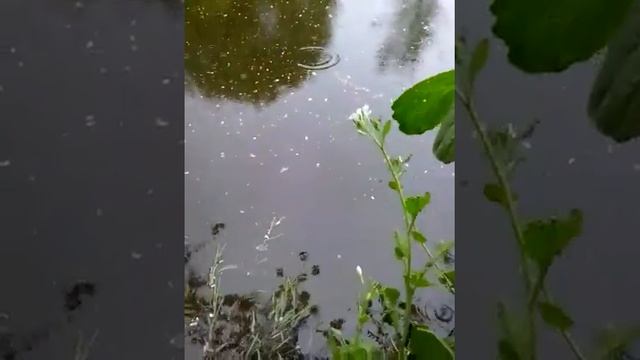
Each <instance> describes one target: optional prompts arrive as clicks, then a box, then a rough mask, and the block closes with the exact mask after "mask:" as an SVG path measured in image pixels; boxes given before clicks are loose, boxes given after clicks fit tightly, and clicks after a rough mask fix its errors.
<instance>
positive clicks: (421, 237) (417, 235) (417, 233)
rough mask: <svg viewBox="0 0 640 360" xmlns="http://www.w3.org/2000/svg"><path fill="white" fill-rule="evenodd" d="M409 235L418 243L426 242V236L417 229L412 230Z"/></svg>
mask: <svg viewBox="0 0 640 360" xmlns="http://www.w3.org/2000/svg"><path fill="white" fill-rule="evenodd" d="M411 235H412V236H413V239H414V240H415V241H417V242H418V243H420V244H425V243H426V242H427V238H426V237H425V236H424V235H422V233H421V232H420V231H418V230H414V231H412V232H411Z"/></svg>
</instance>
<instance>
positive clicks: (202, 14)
mask: <svg viewBox="0 0 640 360" xmlns="http://www.w3.org/2000/svg"><path fill="white" fill-rule="evenodd" d="M333 4H334V0H313V1H311V0H243V1H237V0H215V1H211V0H187V1H186V2H185V71H186V77H187V81H188V82H189V84H190V85H195V86H196V87H197V88H198V89H199V90H200V92H201V93H202V94H203V95H205V96H207V97H210V96H217V97H223V98H229V99H233V100H238V101H249V102H253V103H261V102H264V103H267V102H271V101H273V100H275V99H276V98H277V97H278V95H279V94H280V93H281V92H282V91H283V90H284V89H285V88H286V87H295V86H298V85H300V84H301V83H302V82H303V81H304V80H305V79H306V78H307V76H308V71H307V70H305V69H302V68H301V67H299V66H298V65H297V64H298V63H303V64H306V63H317V62H321V61H322V59H321V57H322V54H321V53H318V52H309V51H306V52H305V51H299V49H300V48H301V47H306V46H325V45H326V44H327V42H328V40H329V38H330V26H329V25H330V19H329V14H330V12H331V9H332V7H333Z"/></svg>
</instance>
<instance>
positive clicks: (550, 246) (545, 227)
mask: <svg viewBox="0 0 640 360" xmlns="http://www.w3.org/2000/svg"><path fill="white" fill-rule="evenodd" d="M581 231H582V212H581V211H580V210H572V211H571V213H570V214H569V216H568V217H567V218H566V219H551V220H536V221H532V222H530V223H529V224H527V226H526V227H525V229H524V234H523V235H524V251H525V254H526V255H527V256H528V257H529V258H531V259H532V260H534V261H535V262H536V263H537V264H538V265H539V266H540V268H541V269H545V268H548V267H549V266H551V263H552V262H553V258H554V257H555V256H558V255H560V254H561V253H562V251H563V250H564V249H565V248H566V247H567V245H569V243H570V242H571V240H573V239H574V238H575V237H577V236H578V235H580V233H581Z"/></svg>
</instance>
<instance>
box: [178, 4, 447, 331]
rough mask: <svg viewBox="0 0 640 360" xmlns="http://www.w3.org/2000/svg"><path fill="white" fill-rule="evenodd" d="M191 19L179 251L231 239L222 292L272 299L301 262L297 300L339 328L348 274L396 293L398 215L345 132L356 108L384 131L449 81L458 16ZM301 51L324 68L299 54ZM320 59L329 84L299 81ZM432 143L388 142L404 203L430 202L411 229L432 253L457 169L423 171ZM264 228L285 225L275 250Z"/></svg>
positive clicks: (437, 8)
mask: <svg viewBox="0 0 640 360" xmlns="http://www.w3.org/2000/svg"><path fill="white" fill-rule="evenodd" d="M185 18H186V19H185V22H186V28H185V36H186V46H185V49H186V54H185V70H186V78H187V87H186V95H185V106H186V110H185V111H186V117H185V123H186V135H185V136H186V169H185V177H186V202H185V207H186V232H187V240H188V241H189V242H191V243H202V242H206V241H208V240H209V239H210V238H211V229H210V227H211V225H212V224H214V223H218V222H222V223H225V224H226V227H225V230H224V231H223V232H222V234H221V236H220V237H219V240H220V242H223V243H226V244H227V245H226V252H225V261H226V263H227V264H233V265H237V266H238V268H237V269H233V270H228V271H226V272H225V273H224V276H223V281H222V282H223V284H222V286H223V287H224V289H225V291H243V292H246V291H250V290H254V289H261V290H270V289H271V287H272V286H273V284H274V281H275V268H276V267H280V266H283V267H284V268H285V273H289V274H291V275H294V274H296V273H297V271H299V270H300V264H299V262H298V259H297V253H298V252H300V251H308V252H309V253H310V259H309V262H310V263H313V264H319V265H320V268H321V274H320V276H318V277H315V278H312V279H311V280H310V281H309V282H308V283H307V285H306V286H307V288H308V289H309V290H310V292H311V294H312V299H313V300H314V301H315V302H316V303H318V304H319V305H320V306H321V313H322V318H323V319H329V318H333V317H341V316H348V310H349V308H350V307H351V306H352V305H353V304H354V300H355V299H356V295H357V291H358V290H359V286H358V280H357V274H356V272H355V267H356V264H358V265H360V266H361V267H362V268H363V269H364V271H365V273H366V274H367V275H369V276H372V277H375V278H377V279H379V280H381V281H383V282H389V283H392V284H398V279H399V271H400V267H399V264H397V262H396V260H395V259H394V257H393V251H392V245H391V244H392V242H391V234H392V232H393V230H394V229H396V228H399V227H401V225H402V220H401V217H400V214H401V212H400V211H399V204H398V201H397V199H396V198H395V196H394V193H393V192H392V191H390V190H389V189H388V187H387V185H386V184H387V181H388V179H387V174H386V172H385V168H384V164H383V163H382V161H381V158H380V155H379V154H378V153H377V150H376V149H375V147H374V146H373V145H372V144H371V143H370V141H369V140H368V139H366V138H364V137H362V136H359V135H357V133H356V132H355V130H354V128H353V125H352V123H351V121H350V120H348V119H347V118H348V116H349V115H350V114H351V113H352V112H353V111H354V110H355V109H356V108H358V107H360V106H362V105H364V104H368V105H369V106H370V107H371V109H372V110H373V112H374V113H375V114H377V115H379V116H380V117H383V118H390V103H391V101H392V100H393V99H394V98H395V97H397V96H398V95H399V94H400V93H401V92H402V91H403V89H405V88H407V87H409V86H411V85H412V84H413V83H415V82H417V81H419V80H422V79H424V78H426V77H427V76H430V75H434V74H436V73H438V72H440V71H444V70H448V69H451V68H452V67H453V64H454V1H453V0H440V1H435V0H434V1H430V0H422V1H420V0H405V1H402V0H374V1H365V0H354V1H337V2H336V1H329V0H320V1H304V0H291V1H277V0H273V1H266V0H265V1H258V0H251V1H244V2H243V4H237V3H236V2H233V1H217V2H215V4H214V3H212V2H205V1H198V0H190V1H188V2H187V6H186V17H185ZM309 46H314V47H323V48H324V49H325V50H326V52H324V53H323V52H314V51H301V50H300V49H301V48H304V47H309ZM330 56H331V57H333V56H339V62H337V64H335V66H331V67H329V68H328V69H323V70H315V71H313V70H307V69H305V68H304V67H301V66H299V65H298V64H318V63H323V62H326V60H327V59H329V57H330ZM334 62H335V61H334ZM433 136H434V135H433V134H427V135H425V136H422V137H405V136H400V135H398V133H397V130H394V133H393V134H392V135H391V136H390V140H389V142H390V144H389V149H390V150H391V151H392V152H394V153H396V154H408V153H413V154H414V157H413V159H412V160H411V164H410V168H409V173H408V174H407V177H406V178H405V180H406V182H407V184H406V185H407V189H408V191H409V192H410V193H413V192H415V193H417V192H420V191H422V192H423V191H430V192H432V195H433V196H432V199H433V200H432V205H431V206H430V207H429V209H428V211H427V212H426V213H427V215H426V217H424V218H422V219H421V220H420V222H421V224H420V226H421V227H422V228H424V229H425V232H426V234H427V236H428V238H429V239H433V240H444V239H453V238H454V221H453V215H454V205H453V199H454V194H453V188H454V167H453V166H443V165H441V164H440V163H439V162H438V161H437V160H436V159H435V158H433V156H432V155H431V144H432V141H433ZM274 217H275V218H281V217H284V219H283V220H282V221H281V223H280V225H279V226H278V227H277V228H276V229H274V230H273V232H272V235H278V234H282V235H281V236H280V237H278V238H277V239H274V240H271V241H269V242H268V243H267V246H264V243H263V239H264V235H265V233H266V232H267V230H268V228H269V225H270V223H271V221H272V219H273V218H274ZM211 249H212V248H209V250H211ZM211 254H212V250H211V251H208V250H207V251H202V252H200V253H199V254H198V255H197V256H196V266H200V267H201V268H203V269H204V268H206V266H207V264H208V263H207V260H208V259H209V258H210V256H211ZM440 300H441V299H435V298H434V299H432V300H431V301H432V302H434V305H435V304H437V303H439V302H440Z"/></svg>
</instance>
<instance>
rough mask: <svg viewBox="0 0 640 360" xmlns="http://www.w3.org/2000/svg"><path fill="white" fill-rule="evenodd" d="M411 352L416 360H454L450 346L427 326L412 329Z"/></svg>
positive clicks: (417, 326)
mask: <svg viewBox="0 0 640 360" xmlns="http://www.w3.org/2000/svg"><path fill="white" fill-rule="evenodd" d="M409 350H410V351H411V355H413V356H414V359H416V360H453V359H454V358H455V356H454V354H453V350H451V348H450V347H449V345H448V344H447V343H446V342H445V341H444V340H442V339H440V338H439V337H438V336H437V335H436V334H434V333H433V332H432V331H431V330H429V329H428V328H427V327H425V326H420V325H416V326H413V327H412V328H411V334H410V338H409Z"/></svg>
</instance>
